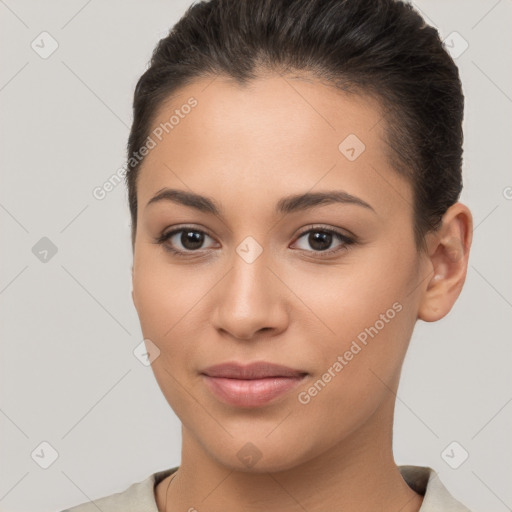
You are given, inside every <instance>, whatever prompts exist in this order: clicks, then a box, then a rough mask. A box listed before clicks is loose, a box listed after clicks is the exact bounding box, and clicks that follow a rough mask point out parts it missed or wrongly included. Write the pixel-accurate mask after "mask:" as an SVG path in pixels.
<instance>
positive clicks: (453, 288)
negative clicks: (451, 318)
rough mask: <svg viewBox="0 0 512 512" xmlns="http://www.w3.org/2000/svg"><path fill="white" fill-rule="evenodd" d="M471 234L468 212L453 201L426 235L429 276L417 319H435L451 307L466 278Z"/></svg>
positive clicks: (438, 318) (471, 228)
mask: <svg viewBox="0 0 512 512" xmlns="http://www.w3.org/2000/svg"><path fill="white" fill-rule="evenodd" d="M472 233H473V219H472V216H471V212H470V211H469V209H468V208H467V207H466V206H465V205H463V204H462V203H456V204H454V205H453V206H451V207H450V208H449V209H448V210H447V211H446V213H445V214H444V216H443V220H442V224H441V227H440V228H439V229H438V230H437V231H436V232H435V233H431V234H430V235H429V238H430V239H429V242H428V246H429V247H428V259H429V264H430V268H431V277H430V278H429V279H427V280H426V286H425V289H424V291H423V296H422V298H421V302H420V306H419V309H418V318H419V319H421V320H424V321H425V322H435V321H436V320H440V319H441V318H443V317H444V316H445V315H447V314H448V313H449V311H450V310H451V309H452V307H453V305H454V303H455V301H456V300H457V297H458V296H459V294H460V292H461V290H462V286H463V285H464V281H465V279H466V272H467V267H468V258H469V250H470V247H471V241H472Z"/></svg>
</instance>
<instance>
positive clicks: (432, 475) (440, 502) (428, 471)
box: [398, 466, 471, 512]
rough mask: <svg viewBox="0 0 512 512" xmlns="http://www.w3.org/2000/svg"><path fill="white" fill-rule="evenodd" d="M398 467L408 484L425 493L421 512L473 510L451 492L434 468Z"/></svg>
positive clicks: (418, 491) (465, 511)
mask: <svg viewBox="0 0 512 512" xmlns="http://www.w3.org/2000/svg"><path fill="white" fill-rule="evenodd" d="M398 469H399V470H400V473H401V474H402V478H403V479H404V480H405V482H406V483H407V485H408V486H409V487H411V489H413V490H414V491H416V492H417V493H418V494H421V495H423V503H422V505H421V508H420V510H419V512H471V510H469V508H467V507H466V506H465V505H464V504H463V503H461V502H460V501H458V500H456V499H455V498H454V497H453V496H452V495H451V494H450V492H449V491H448V489H446V487H445V486H444V485H443V483H442V482H441V480H440V479H439V475H438V474H437V473H436V472H435V471H434V470H433V469H432V468H429V467H423V466H398Z"/></svg>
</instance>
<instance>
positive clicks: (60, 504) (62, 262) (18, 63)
mask: <svg viewBox="0 0 512 512" xmlns="http://www.w3.org/2000/svg"><path fill="white" fill-rule="evenodd" d="M190 3H191V2H190V0H179V1H177V0H173V1H161V0H158V1H157V0H152V1H146V2H135V1H126V0H124V1H121V0H109V1H108V2H107V1H103V2H99V1H98V0H96V1H95V0H92V1H91V0H89V1H84V0H73V1H69V0H68V1H57V0H52V1H45V2H38V1H35V0H33V1H14V0H0V38H1V39H0V48H2V54H1V66H0V108H1V117H0V119H1V122H0V130H1V133H0V144H1V165H0V170H1V179H2V186H1V188H0V223H1V229H2V246H1V247H2V254H1V256H2V257H1V265H0V304H1V314H2V317H1V323H0V329H1V343H2V345H1V357H0V379H1V380H0V429H1V430H0V432H1V439H2V442H1V445H0V460H1V461H2V464H1V466H0V510H2V511H26V510H29V509H30V510H32V511H33V512H38V511H57V510H61V509H63V508H65V507H67V506H71V505H75V504H77V503H80V502H83V501H87V500H88V499H93V498H98V497H100V496H104V495H107V494H111V493H113V492H119V491H122V490H124V489H126V487H127V486H128V485H130V484H131V483H133V482H135V481H139V480H142V479H144V478H146V477H147V476H148V475H149V474H150V473H152V472H155V471H158V470H161V469H164V468H168V467H172V466H174V465H177V464H179V460H180V458H179V456H180V441H181V439H180V430H179V421H178V420H177V418H176V417H175V415H174V414H173V412H172V410H171V409H170V408H169V406H168V405H167V402H166V401H165V400H164V398H163V396H162V394H161V392H160V389H159V388H158V386H157V384H156V382H155V380H154V377H153V374H152V371H151V368H150V367H146V366H144V365H143V364H141V363H140V362H139V360H138V359H136V358H135V357H134V355H133V350H134V348H135V347H136V346H137V345H138V344H139V343H140V342H141V340H142V335H141V332H140V327H139V323H138V318H137V315H136V311H135V309H134V307H133V304H132V301H131V294H130V292H131V281H130V279H131V276H130V268H131V261H132V256H131V247H130V241H129V214H128V207H127V194H126V191H125V189H124V186H123V185H119V186H118V187H116V188H115V189H114V190H113V191H112V192H110V193H109V194H108V195H107V197H106V198H105V199H103V200H101V201H100V200H97V199H95V198H94V197H93V195H92V191H93V189H94V188H95V187H97V186H101V185H102V184H103V183H104V182H105V181H106V180H107V179H108V178H109V177H110V176H111V175H112V174H114V173H115V172H116V170H117V169H119V168H120V167H121V166H122V165H123V164H124V162H125V153H124V149H125V144H126V139H127V136H128V130H129V125H130V122H131V99H132V93H133V88H134V86H135V83H136V81H137V79H138V77H139V75H140V74H141V73H142V72H143V70H144V69H145V66H146V63H147V61H148V59H149V57H150V54H151V51H152V49H153V47H154V46H155V44H156V43H157V41H158V40H159V39H160V38H161V37H164V36H165V35H166V33H167V31H168V29H169V28H170V27H171V26H172V25H173V24H174V23H175V22H176V21H177V20H178V18H179V17H180V16H181V14H182V13H183V12H184V10H185V8H186V7H187V6H188V5H190ZM415 5H416V6H417V7H418V9H419V10H420V11H421V12H422V14H423V16H424V17H425V19H426V20H427V22H429V23H430V24H432V25H434V26H436V28H438V30H439V32H440V34H441V36H442V38H443V39H445V38H447V39H446V41H450V44H451V45H453V47H454V48H455V50H460V49H461V48H462V46H461V45H460V40H459V41H458V42H457V41H456V40H454V39H453V36H450V34H452V32H454V31H456V32H458V33H459V34H460V35H461V36H462V38H463V39H464V40H465V41H467V43H468V45H469V46H468V48H467V49H466V50H465V51H464V52H463V53H462V54H461V55H460V56H458V57H457V58H456V62H457V65H458V66H459V69H460V71H461V75H462V81H463V86H464V92H465V96H466V112H465V121H464V130H465V153H464V155H465V158H464V172H465V189H464V193H463V196H462V200H463V202H465V203H466V204H468V206H469V207H470V208H471V210H472V212H473V214H474V219H475V232H474V245H473V249H472V255H471V258H470V267H469V271H468V277H467V282H466V286H465V288H464V290H463V292H462V295H461V297H460V299H459V300H458V302H457V304H456V305H455V307H454V309H453V311H452V313H451V314H450V315H449V316H448V317H446V318H444V319H443V320H441V321H439V322H437V323H434V324H425V323H422V322H420V323H418V324H417V328H416V331H415V334H414V336H413V340H412V345H411V347H410V350H409V352H408V355H407V358H406V362H405V367H404V371H403V377H402V382H401V386H400V389H399V392H398V399H397V410H396V425H395V443H394V448H395V454H396V460H397V462H398V463H399V464H418V465H428V466H431V467H433V468H435V469H436V470H437V471H438V472H439V475H440V478H441V480H442V481H443V482H444V483H445V485H446V486H447V487H448V488H449V490H450V491H451V492H452V493H453V494H454V495H455V496H456V497H458V498H459V499H461V500H463V501H464V502H465V503H466V504H467V505H468V506H469V507H471V508H473V509H474V510H475V512H477V511H484V510H485V511H496V512H502V511H505V510H510V508H511V507H512V487H511V486H510V481H511V476H512V470H511V466H512V449H511V442H510V432H511V431H512V403H511V401H512V387H511V380H512V377H511V372H510V361H511V355H512V354H511V353H512V346H511V344H510V323H511V322H510V320H511V308H512V291H511V290H512V287H511V281H512V276H511V269H512V267H511V265H510V261H511V260H510V256H511V252H512V250H511V249H512V248H511V236H510V233H511V229H510V228H511V221H512V215H511V210H512V200H511V199H510V198H511V197H512V188H510V187H512V175H511V173H510V164H511V160H512V158H511V157H512V154H511V147H512V144H511V140H510V134H511V124H512V116H511V113H512V99H511V97H512V91H511V89H512V87H511V86H512V71H511V68H510V64H509V62H510V61H509V58H510V55H511V54H512V52H511V46H512V45H511V39H512V36H511V33H512V31H511V30H510V20H511V19H512V3H511V0H500V1H496V0H489V1H487V0H485V1H467V0H458V1H451V2H444V1H440V0H439V1H421V2H416V3H415ZM43 31H47V32H49V33H50V34H51V36H52V37H53V38H54V39H55V40H56V41H57V43H58V45H59V46H58V48H57V50H56V51H55V52H54V53H53V54H52V55H50V56H49V57H47V58H42V57H41V56H40V54H38V53H36V51H35V50H34V49H33V48H32V47H31V43H32V41H34V40H35V41H36V43H37V44H39V46H42V43H41V42H40V40H41V38H40V37H39V34H40V33H41V32H43ZM448 36H450V37H452V39H448ZM38 41H39V43H38ZM45 41H46V42H45V43H44V47H45V49H46V50H48V49H49V48H50V40H48V39H46V40H45ZM455 50H454V51H455ZM43 237H47V238H48V239H50V240H51V242H52V243H53V244H54V245H55V246H56V248H57V253H56V254H54V255H53V256H52V253H51V252H49V253H48V254H47V257H46V258H47V261H45V262H44V261H41V260H40V258H41V257H42V256H41V254H44V253H41V254H40V255H39V257H36V254H34V252H36V253H37V252H38V251H37V250H34V252H33V247H34V246H35V245H36V244H37V243H38V242H39V241H40V239H41V238H43ZM45 243H46V244H47V243H48V242H47V241H46V242H45V241H43V242H39V244H43V245H37V246H36V248H37V249H38V250H40V251H42V250H44V249H45V246H44V244H45ZM41 247H42V249H41ZM46 249H47V247H46ZM453 441H456V442H457V443H458V445H456V446H455V448H454V449H453V451H451V449H452V448H453V445H452V447H451V448H449V449H448V452H444V453H445V454H446V453H448V454H449V455H450V462H451V463H452V465H453V464H454V461H455V462H457V460H459V461H460V459H461V457H462V455H463V453H464V452H463V451H462V450H466V451H467V452H468V453H469V458H468V459H467V460H466V461H465V462H464V463H463V464H462V465H460V466H459V467H458V468H457V469H453V468H452V467H450V466H449V465H448V463H447V462H446V460H447V457H446V455H445V456H444V458H443V456H442V453H443V451H444V450H445V448H446V447H447V446H448V445H450V443H452V442H453ZM42 442H47V443H49V444H50V445H51V446H52V447H53V449H54V450H55V451H56V452H57V453H58V458H57V459H56V460H55V461H54V462H53V463H52V464H51V465H50V466H49V467H48V468H47V469H43V468H42V467H41V464H43V465H44V464H48V463H49V462H51V460H50V458H49V457H50V455H51V451H52V449H51V448H49V447H48V446H47V445H42V446H41V443H42Z"/></svg>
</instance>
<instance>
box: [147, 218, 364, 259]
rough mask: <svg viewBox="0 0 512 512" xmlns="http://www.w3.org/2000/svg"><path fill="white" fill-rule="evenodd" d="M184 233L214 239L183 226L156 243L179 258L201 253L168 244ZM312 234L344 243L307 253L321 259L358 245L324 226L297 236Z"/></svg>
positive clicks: (309, 229) (197, 230) (159, 238)
mask: <svg viewBox="0 0 512 512" xmlns="http://www.w3.org/2000/svg"><path fill="white" fill-rule="evenodd" d="M183 231H192V232H194V233H200V234H202V235H206V236H209V237H210V238H212V237H211V236H210V235H209V234H208V233H206V232H205V231H203V230H201V229H197V228H194V227H192V226H182V227H180V228H178V229H174V230H172V231H169V232H168V233H162V234H161V235H160V236H158V237H156V238H155V240H154V243H155V244H158V245H162V246H163V247H164V249H165V250H166V251H169V252H170V253H172V254H174V255H175V256H178V257H189V256H191V255H193V254H194V253H199V252H200V251H201V249H197V250H188V251H181V250H179V249H175V248H173V247H172V246H170V245H169V244H167V243H166V242H167V241H168V240H169V239H170V238H172V237H173V236H174V235H176V234H177V233H181V232H183ZM311 232H316V233H329V234H331V235H334V236H335V237H336V238H337V239H338V241H340V242H342V245H340V246H338V247H337V248H335V249H328V250H326V251H306V252H313V253H315V254H317V255H319V256H320V258H323V257H327V256H330V255H332V254H334V253H338V252H341V251H343V250H347V249H348V247H349V246H350V245H353V244H355V243H356V241H355V240H354V239H352V238H350V237H348V236H346V235H344V234H343V233H340V232H339V231H336V230H335V229H331V228H326V227H323V226H314V227H310V228H308V229H307V230H304V231H302V232H301V233H299V235H298V236H297V240H299V239H300V238H302V237H303V236H304V235H305V234H307V233H311ZM299 250H302V251H305V249H299Z"/></svg>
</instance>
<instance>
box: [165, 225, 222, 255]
mask: <svg viewBox="0 0 512 512" xmlns="http://www.w3.org/2000/svg"><path fill="white" fill-rule="evenodd" d="M206 238H209V239H211V240H213V239H212V237H211V236H209V235H208V234H207V233H205V232H204V231H201V230H200V229H196V228H193V227H190V226H189V227H187V226H185V227H181V228H179V229H173V230H172V231H169V232H167V233H163V234H162V235H161V236H160V237H158V238H157V239H156V240H155V243H157V244H161V245H163V247H164V248H165V249H166V250H168V251H170V252H172V253H174V254H176V255H179V256H186V255H189V254H191V253H194V252H200V250H201V249H205V247H202V246H203V244H204V242H205V239H206Z"/></svg>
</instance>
